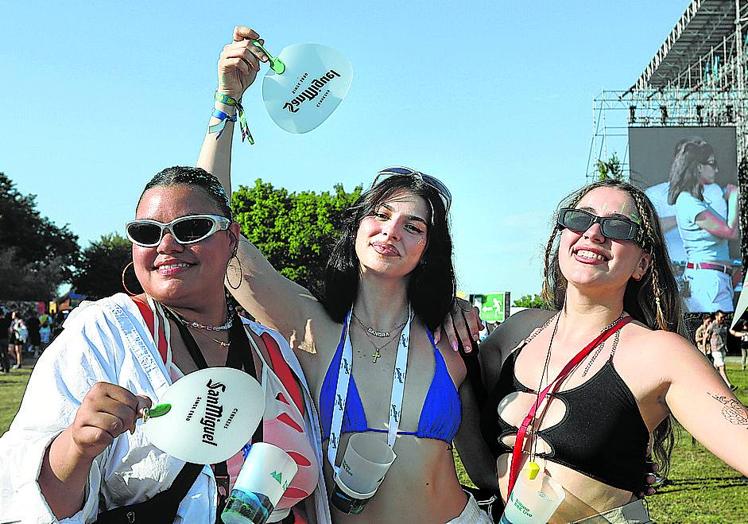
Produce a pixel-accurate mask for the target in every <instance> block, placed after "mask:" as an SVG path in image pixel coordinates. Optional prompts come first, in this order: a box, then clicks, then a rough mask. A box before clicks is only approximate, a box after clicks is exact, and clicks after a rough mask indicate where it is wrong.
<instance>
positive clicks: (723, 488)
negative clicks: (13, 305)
mask: <svg viewBox="0 0 748 524" xmlns="http://www.w3.org/2000/svg"><path fill="white" fill-rule="evenodd" d="M728 373H729V375H730V379H731V380H732V381H733V382H734V383H735V384H736V385H738V386H739V389H738V392H737V393H738V397H739V398H740V400H741V401H742V402H743V404H748V371H740V370H739V368H738V367H736V366H734V365H732V366H731V365H728ZM29 375H30V370H29V369H28V368H26V369H20V370H14V371H13V372H12V373H11V374H9V375H0V398H2V399H3V400H2V402H1V403H0V434H2V433H5V431H6V430H7V429H8V426H9V425H10V422H11V421H12V420H13V416H14V415H15V413H16V411H17V410H18V406H19V405H20V403H21V397H22V396H23V391H24V389H25V388H26V383H27V382H28V379H29ZM746 452H748V450H746ZM457 470H458V474H459V475H460V479H461V481H462V482H463V483H466V484H469V479H468V478H467V475H466V474H465V470H464V469H463V468H462V464H460V463H459V459H458V464H457ZM670 481H671V483H670V484H668V485H667V486H664V487H662V488H660V491H659V493H658V494H657V495H654V496H652V497H649V498H648V501H649V508H650V511H651V513H652V517H653V518H654V520H655V522H657V523H658V524H665V523H673V524H675V523H678V524H681V523H683V524H688V523H699V524H701V523H714V524H717V523H720V524H722V523H748V479H746V478H745V477H743V476H742V475H741V474H740V473H738V472H737V471H735V470H733V469H731V468H729V467H727V466H725V465H724V463H722V461H720V460H719V459H717V458H715V457H714V456H713V455H712V454H711V453H709V452H708V451H707V450H706V449H704V447H703V446H702V445H700V444H692V442H691V437H690V436H689V435H688V434H687V433H686V432H685V431H683V430H681V431H679V434H678V439H677V442H676V447H675V450H674V451H673V460H672V469H671V473H670Z"/></svg>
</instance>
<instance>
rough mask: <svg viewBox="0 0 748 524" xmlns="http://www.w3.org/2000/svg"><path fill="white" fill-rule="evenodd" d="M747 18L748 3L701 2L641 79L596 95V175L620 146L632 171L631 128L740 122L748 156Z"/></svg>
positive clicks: (590, 165)
mask: <svg viewBox="0 0 748 524" xmlns="http://www.w3.org/2000/svg"><path fill="white" fill-rule="evenodd" d="M746 23H748V2H741V0H693V1H692V2H691V4H690V5H689V6H688V8H687V9H686V11H685V12H684V13H683V15H682V16H681V17H680V19H679V20H678V22H677V23H676V24H675V27H674V28H673V30H672V31H671V32H670V34H669V35H668V37H667V38H666V39H665V42H664V43H663V44H662V46H660V49H659V50H658V51H657V53H656V54H655V55H654V57H653V58H652V59H651V60H650V62H649V64H648V65H647V67H646V68H645V69H644V72H643V73H642V74H641V75H640V76H639V78H638V79H637V80H636V82H635V83H634V84H633V85H632V86H631V87H630V88H629V89H627V90H626V91H603V92H602V93H601V94H600V96H599V97H597V98H595V100H594V101H593V137H592V143H591V145H590V152H589V157H588V161H587V176H588V178H593V177H595V176H596V174H597V169H596V164H597V160H603V161H606V160H608V158H609V157H610V155H611V154H612V153H613V152H616V153H617V154H618V155H619V157H621V156H622V158H621V161H622V165H623V168H624V172H627V170H628V133H627V129H628V127H648V126H717V127H718V126H734V127H736V134H737V143H738V162H739V163H740V162H741V161H742V160H743V159H744V158H746V157H747V156H748V155H747V153H748V100H747V99H746V96H745V74H746V71H748V67H747V64H746V60H747V59H748V52H746V51H747V50H746V49H745V47H746V45H748V41H747V40H748V39H747V38H746V37H747V36H748V28H747V27H746ZM744 35H745V36H744ZM741 186H742V188H743V190H744V191H745V190H746V189H748V187H746V186H745V183H741Z"/></svg>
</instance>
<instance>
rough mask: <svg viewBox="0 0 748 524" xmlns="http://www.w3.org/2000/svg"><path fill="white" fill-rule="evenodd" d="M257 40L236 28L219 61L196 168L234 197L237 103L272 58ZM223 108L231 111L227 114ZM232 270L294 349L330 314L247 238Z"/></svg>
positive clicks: (248, 298)
mask: <svg viewBox="0 0 748 524" xmlns="http://www.w3.org/2000/svg"><path fill="white" fill-rule="evenodd" d="M252 40H259V41H260V42H262V40H260V35H259V34H257V33H256V32H255V31H254V30H252V29H249V28H247V27H243V26H239V27H236V28H234V35H233V41H232V42H231V43H230V44H228V45H226V46H225V47H224V48H223V51H222V52H221V56H220V58H219V61H218V87H217V89H216V102H215V109H216V112H214V114H213V116H211V119H210V122H209V127H208V132H207V133H206V135H205V139H204V140H203V145H202V148H201V149H200V156H199V158H198V161H197V166H198V167H201V168H203V169H205V170H206V171H208V172H209V173H212V174H213V175H215V176H216V177H217V178H218V179H219V180H220V181H221V184H223V187H224V189H225V190H226V193H227V194H228V195H229V196H230V195H231V143H232V137H233V133H234V127H235V126H236V124H235V122H233V121H232V120H235V119H236V117H237V106H236V105H235V104H234V103H233V102H232V101H241V98H242V95H243V94H244V92H245V91H246V90H247V88H248V87H249V86H250V85H252V83H253V82H254V80H255V78H256V76H257V73H258V72H259V70H260V62H266V61H267V56H265V54H264V53H263V52H262V51H261V50H260V49H259V48H257V47H256V46H254V45H252V43H251V41H252ZM221 112H222V113H223V114H225V115H226V117H225V118H222V115H221ZM236 257H237V259H238V260H239V263H236V260H232V262H233V263H232V264H231V265H230V267H229V270H228V274H227V285H228V287H229V289H230V290H231V293H232V294H233V295H234V297H235V298H236V299H237V300H238V301H239V303H240V304H241V305H242V306H243V307H244V308H245V309H246V310H247V311H248V312H250V313H251V314H252V315H253V316H254V317H255V318H257V320H259V321H260V322H262V323H263V324H265V325H268V326H270V327H273V328H275V329H277V330H278V331H280V332H281V333H283V335H284V336H285V337H286V338H287V339H289V340H291V341H292V345H293V346H294V349H298V348H299V345H300V343H301V342H302V341H303V340H304V339H305V338H306V337H307V333H306V331H307V329H308V328H307V322H308V320H309V319H315V318H319V319H321V318H326V315H325V312H324V309H323V308H322V306H321V305H320V304H319V302H317V300H316V299H315V298H314V297H313V296H312V294H311V293H310V292H309V291H308V290H307V289H305V288H303V287H302V286H300V285H298V284H296V283H294V282H292V281H290V280H288V279H287V278H285V277H284V276H283V275H281V274H280V273H279V272H277V271H276V270H275V269H274V268H273V267H272V265H271V264H270V263H269V262H268V260H267V259H266V258H265V257H264V256H263V255H262V253H260V251H259V250H258V249H257V248H256V247H255V246H254V245H252V244H251V243H250V242H249V241H248V240H247V239H246V238H244V237H242V239H241V241H240V242H239V248H238V251H237V253H236Z"/></svg>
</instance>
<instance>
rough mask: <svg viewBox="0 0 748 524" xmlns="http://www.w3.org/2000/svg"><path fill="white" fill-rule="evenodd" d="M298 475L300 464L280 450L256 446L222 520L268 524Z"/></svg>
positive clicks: (238, 478) (245, 464)
mask: <svg viewBox="0 0 748 524" xmlns="http://www.w3.org/2000/svg"><path fill="white" fill-rule="evenodd" d="M297 471H298V466H297V465H296V462H295V461H294V460H293V459H292V458H291V456H290V455H289V454H288V453H286V452H285V451H283V450H282V449H280V448H279V447H277V446H273V445H272V444H267V443H265V442H258V443H256V444H252V447H251V448H249V454H248V455H247V458H246V460H245V461H244V465H243V466H242V469H241V471H240V472H239V476H238V477H237V478H236V483H235V484H234V489H232V490H231V496H230V497H229V499H228V501H227V502H226V508H225V509H224V510H223V513H221V520H222V521H223V522H224V523H225V524H247V523H249V522H251V523H253V524H265V523H266V522H267V520H268V519H269V518H270V514H271V513H272V512H273V509H275V505H276V504H278V501H279V500H280V499H281V497H282V496H283V493H284V492H285V491H286V488H288V486H289V484H291V481H292V480H293V477H294V475H296V472H297Z"/></svg>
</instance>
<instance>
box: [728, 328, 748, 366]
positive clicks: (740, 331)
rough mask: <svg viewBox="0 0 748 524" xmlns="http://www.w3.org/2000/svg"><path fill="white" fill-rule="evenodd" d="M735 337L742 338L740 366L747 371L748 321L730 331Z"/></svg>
mask: <svg viewBox="0 0 748 524" xmlns="http://www.w3.org/2000/svg"><path fill="white" fill-rule="evenodd" d="M730 333H732V335H733V336H734V337H738V338H740V365H741V369H742V370H743V371H745V366H746V360H748V320H741V321H739V322H738V323H737V325H736V326H735V328H734V329H731V330H730Z"/></svg>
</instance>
